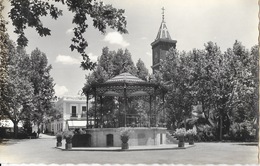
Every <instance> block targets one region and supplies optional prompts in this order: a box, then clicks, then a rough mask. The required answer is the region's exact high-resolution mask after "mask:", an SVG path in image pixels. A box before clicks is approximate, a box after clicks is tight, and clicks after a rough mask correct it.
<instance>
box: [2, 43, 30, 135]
mask: <svg viewBox="0 0 260 166" xmlns="http://www.w3.org/2000/svg"><path fill="white" fill-rule="evenodd" d="M8 50H9V53H8V61H7V73H8V78H7V80H6V85H5V86H4V87H3V88H2V89H1V90H2V91H1V99H2V100H3V104H2V105H1V111H3V113H4V114H5V115H6V116H7V117H8V118H9V119H10V120H11V121H12V122H13V124H14V137H15V138H17V133H18V127H17V125H18V122H19V121H21V120H23V119H25V118H26V113H27V112H29V111H30V110H32V109H33V107H34V105H33V87H32V84H31V82H30V77H29V76H30V74H31V73H30V59H29V56H28V55H27V54H26V53H25V51H24V50H23V49H22V48H19V47H18V48H17V49H16V48H15V47H14V45H13V44H12V43H11V42H10V44H9V49H8Z"/></svg>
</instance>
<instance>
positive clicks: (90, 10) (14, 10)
mask: <svg viewBox="0 0 260 166" xmlns="http://www.w3.org/2000/svg"><path fill="white" fill-rule="evenodd" d="M9 1H10V2H11V11H10V13H9V17H10V18H11V20H12V24H13V25H14V27H15V31H14V32H15V33H17V34H18V39H17V43H18V45H19V46H27V44H28V39H27V38H26V36H25V33H24V30H25V29H26V28H28V27H31V28H35V30H36V31H37V32H38V34H39V35H40V36H47V35H51V30H50V29H49V28H47V27H45V26H44V25H43V23H42V21H41V19H42V17H43V16H48V15H49V16H51V17H52V18H53V19H57V18H58V17H60V16H61V15H62V10H60V9H58V8H57V7H56V6H55V5H54V4H55V3H53V2H56V4H57V3H58V4H62V5H66V6H67V8H68V11H70V12H72V13H73V14H74V17H73V19H72V23H73V24H75V27H74V28H73V32H74V36H73V37H72V39H71V41H72V44H71V45H70V48H71V50H72V51H73V50H77V52H78V53H79V54H81V56H82V58H83V61H82V63H81V67H82V68H83V69H87V70H88V69H90V70H92V69H94V67H95V65H96V64H95V63H94V62H91V61H90V58H89V56H88V55H87V54H86V52H85V49H86V47H87V46H88V42H87V40H86V39H85V38H84V33H85V32H86V29H87V28H88V25H89V23H88V17H89V18H91V19H92V20H93V26H94V27H95V28H97V29H98V30H99V31H100V32H101V33H105V32H106V28H107V27H110V28H112V29H116V30H117V31H119V32H120V33H127V30H126V19H125V16H124V15H123V14H124V10H122V9H116V8H114V7H112V5H105V4H104V3H103V2H102V1H98V2H97V1H96V0H77V1H75V0H54V1H53V2H49V1H44V0H36V1H31V0H9Z"/></svg>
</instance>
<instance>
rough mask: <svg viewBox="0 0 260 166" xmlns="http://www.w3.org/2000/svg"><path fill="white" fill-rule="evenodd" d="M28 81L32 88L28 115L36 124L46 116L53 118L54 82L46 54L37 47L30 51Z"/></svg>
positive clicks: (54, 112)
mask: <svg viewBox="0 0 260 166" xmlns="http://www.w3.org/2000/svg"><path fill="white" fill-rule="evenodd" d="M30 60H31V68H30V70H31V75H30V81H31V83H32V85H33V90H34V97H33V102H34V106H35V107H34V108H35V109H34V110H33V111H31V112H30V115H29V117H31V121H34V122H35V123H36V124H37V125H38V126H39V125H40V123H42V122H44V121H45V120H47V119H48V118H55V117H56V116H57V115H56V114H57V111H56V110H55V109H54V104H53V101H54V100H55V96H54V93H55V92H54V83H53V78H52V77H51V75H50V70H51V69H52V67H51V65H48V59H47V56H46V55H45V54H44V53H42V52H41V51H40V50H39V49H38V48H36V49H35V50H33V51H32V53H31V56H30Z"/></svg>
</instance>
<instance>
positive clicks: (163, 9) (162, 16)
mask: <svg viewBox="0 0 260 166" xmlns="http://www.w3.org/2000/svg"><path fill="white" fill-rule="evenodd" d="M164 10H165V8H164V7H162V20H163V21H164Z"/></svg>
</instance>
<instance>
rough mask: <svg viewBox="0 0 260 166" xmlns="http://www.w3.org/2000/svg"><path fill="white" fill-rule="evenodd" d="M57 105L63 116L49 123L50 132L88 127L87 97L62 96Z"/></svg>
mask: <svg viewBox="0 0 260 166" xmlns="http://www.w3.org/2000/svg"><path fill="white" fill-rule="evenodd" d="M89 104H90V102H89ZM55 107H56V108H57V109H58V110H59V111H60V112H61V118H60V119H57V120H54V121H52V122H51V123H49V124H47V126H46V128H47V130H48V132H53V133H54V134H56V133H57V132H59V131H65V130H68V129H73V128H86V114H87V113H86V110H87V107H86V97H83V96H80V97H62V98H60V99H58V101H57V102H56V104H55ZM89 107H90V105H89Z"/></svg>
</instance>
